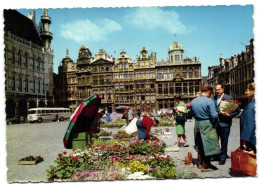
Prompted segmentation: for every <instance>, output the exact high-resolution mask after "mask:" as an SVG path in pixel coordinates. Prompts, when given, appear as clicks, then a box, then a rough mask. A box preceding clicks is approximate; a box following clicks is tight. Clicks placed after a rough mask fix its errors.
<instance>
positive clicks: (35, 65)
mask: <svg viewBox="0 0 260 184" xmlns="http://www.w3.org/2000/svg"><path fill="white" fill-rule="evenodd" d="M5 54H6V52H5ZM22 57H24V63H23V59H22ZM5 59H6V61H7V58H5ZM11 62H12V64H13V65H18V66H21V67H25V68H29V54H28V53H25V55H24V56H22V54H21V51H18V53H17V57H16V53H15V50H14V49H13V50H12V57H11ZM23 64H24V65H23ZM32 69H33V70H37V71H41V70H42V71H43V70H44V62H42V61H41V58H40V57H38V58H37V60H36V59H35V57H33V58H32Z"/></svg>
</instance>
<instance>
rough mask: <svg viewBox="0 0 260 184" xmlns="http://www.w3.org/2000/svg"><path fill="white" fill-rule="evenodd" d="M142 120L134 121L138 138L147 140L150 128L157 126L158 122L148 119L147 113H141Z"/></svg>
mask: <svg viewBox="0 0 260 184" xmlns="http://www.w3.org/2000/svg"><path fill="white" fill-rule="evenodd" d="M142 116H143V117H142V120H141V119H139V120H137V121H136V126H137V131H138V138H139V139H144V140H149V139H150V131H151V128H152V126H157V124H158V123H159V121H158V120H157V119H154V120H153V119H152V118H150V117H148V115H147V113H142Z"/></svg>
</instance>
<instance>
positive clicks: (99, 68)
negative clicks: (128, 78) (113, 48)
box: [93, 66, 112, 72]
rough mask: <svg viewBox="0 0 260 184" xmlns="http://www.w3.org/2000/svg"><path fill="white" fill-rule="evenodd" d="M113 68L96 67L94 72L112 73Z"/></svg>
mask: <svg viewBox="0 0 260 184" xmlns="http://www.w3.org/2000/svg"><path fill="white" fill-rule="evenodd" d="M111 71H112V69H111V66H94V67H93V72H111Z"/></svg>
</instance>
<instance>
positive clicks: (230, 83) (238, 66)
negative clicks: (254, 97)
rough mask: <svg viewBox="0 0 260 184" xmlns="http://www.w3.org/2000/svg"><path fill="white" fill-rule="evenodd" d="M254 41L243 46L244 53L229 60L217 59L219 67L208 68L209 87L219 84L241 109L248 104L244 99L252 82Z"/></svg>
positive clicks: (253, 73)
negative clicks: (237, 101)
mask: <svg viewBox="0 0 260 184" xmlns="http://www.w3.org/2000/svg"><path fill="white" fill-rule="evenodd" d="M253 42H254V40H253V39H251V40H250V44H249V45H246V46H245V50H246V51H242V52H241V53H239V54H238V55H235V54H233V55H232V56H231V57H230V58H223V56H222V53H221V55H220V58H219V65H217V66H209V67H208V83H209V85H211V86H215V85H216V84H221V85H222V86H223V87H224V88H225V92H226V93H227V94H229V95H231V96H232V97H233V98H234V99H237V100H239V101H240V102H241V103H242V106H241V107H242V108H243V107H245V105H246V104H247V103H248V99H247V98H246V97H245V91H246V89H247V85H248V84H249V83H251V82H254V76H255V72H254V43H253Z"/></svg>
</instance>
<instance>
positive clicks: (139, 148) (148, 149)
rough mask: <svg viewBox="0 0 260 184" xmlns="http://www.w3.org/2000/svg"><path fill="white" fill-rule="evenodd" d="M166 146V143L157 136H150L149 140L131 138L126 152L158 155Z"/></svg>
mask: <svg viewBox="0 0 260 184" xmlns="http://www.w3.org/2000/svg"><path fill="white" fill-rule="evenodd" d="M165 148H166V144H165V143H164V142H163V141H160V140H159V139H157V138H151V139H150V140H139V139H135V138H133V139H131V140H130V142H129V145H128V152H129V153H130V154H140V155H146V154H151V155H158V154H159V153H163V152H164V150H165Z"/></svg>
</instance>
